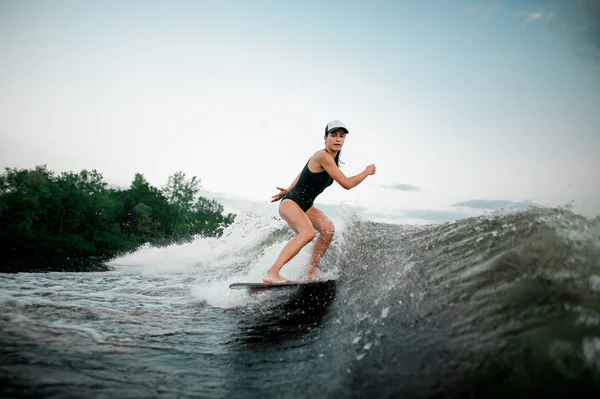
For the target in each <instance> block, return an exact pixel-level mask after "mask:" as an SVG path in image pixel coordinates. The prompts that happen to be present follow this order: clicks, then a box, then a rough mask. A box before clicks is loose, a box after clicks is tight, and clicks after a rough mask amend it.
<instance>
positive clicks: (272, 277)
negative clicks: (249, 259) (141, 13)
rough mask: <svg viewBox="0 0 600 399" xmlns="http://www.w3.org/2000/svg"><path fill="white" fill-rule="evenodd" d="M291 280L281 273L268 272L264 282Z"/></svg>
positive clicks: (285, 281)
mask: <svg viewBox="0 0 600 399" xmlns="http://www.w3.org/2000/svg"><path fill="white" fill-rule="evenodd" d="M289 281H291V280H288V279H287V278H285V277H282V276H281V275H280V274H274V273H267V274H265V276H264V277H263V283H265V284H271V283H287V282H289Z"/></svg>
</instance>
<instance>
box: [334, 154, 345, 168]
mask: <svg viewBox="0 0 600 399" xmlns="http://www.w3.org/2000/svg"><path fill="white" fill-rule="evenodd" d="M341 153H342V150H339V151H338V153H337V154H335V158H334V159H333V160H334V161H335V164H336V166H337V167H338V168H339V167H340V163H343V162H342V161H340V154H341Z"/></svg>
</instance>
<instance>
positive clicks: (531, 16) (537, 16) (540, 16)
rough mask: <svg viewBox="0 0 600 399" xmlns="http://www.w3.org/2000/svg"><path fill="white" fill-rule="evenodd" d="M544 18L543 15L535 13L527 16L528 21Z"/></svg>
mask: <svg viewBox="0 0 600 399" xmlns="http://www.w3.org/2000/svg"><path fill="white" fill-rule="evenodd" d="M543 17H544V13H542V12H539V11H536V12H532V13H530V14H529V15H528V16H527V20H528V21H537V20H538V19H542V18H543Z"/></svg>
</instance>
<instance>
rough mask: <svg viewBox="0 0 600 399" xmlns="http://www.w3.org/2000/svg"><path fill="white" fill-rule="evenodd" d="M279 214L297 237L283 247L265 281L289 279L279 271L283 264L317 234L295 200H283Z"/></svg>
mask: <svg viewBox="0 0 600 399" xmlns="http://www.w3.org/2000/svg"><path fill="white" fill-rule="evenodd" d="M279 215H281V217H282V218H283V219H284V220H285V221H286V222H287V223H288V225H289V226H290V227H291V229H292V230H294V232H296V237H294V238H292V239H291V240H290V241H288V243H287V244H285V247H283V250H282V251H281V253H280V254H279V256H278V257H277V259H276V260H275V263H274V264H273V266H271V268H270V269H269V270H267V274H266V275H265V277H264V278H263V282H264V283H281V282H285V281H289V280H288V279H286V278H284V277H282V276H281V275H280V274H279V271H280V270H281V268H282V267H283V265H285V264H286V263H288V262H289V261H290V260H291V259H292V258H293V257H294V256H296V255H297V254H298V252H300V250H301V249H302V248H304V246H305V245H306V244H308V243H309V242H311V241H312V240H313V238H315V236H316V233H315V228H314V227H313V225H312V223H311V222H310V219H309V218H308V216H306V213H304V211H303V210H302V209H301V208H300V207H299V206H298V204H296V203H295V202H294V201H292V200H290V199H284V200H283V201H281V203H280V204H279Z"/></svg>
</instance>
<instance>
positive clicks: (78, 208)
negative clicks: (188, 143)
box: [0, 166, 235, 272]
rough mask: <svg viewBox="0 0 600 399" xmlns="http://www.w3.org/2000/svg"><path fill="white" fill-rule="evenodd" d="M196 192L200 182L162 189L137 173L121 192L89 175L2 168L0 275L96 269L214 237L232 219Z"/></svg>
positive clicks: (177, 181) (175, 182) (180, 177)
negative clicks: (149, 248) (153, 249)
mask: <svg viewBox="0 0 600 399" xmlns="http://www.w3.org/2000/svg"><path fill="white" fill-rule="evenodd" d="M199 190H200V180H199V179H197V178H196V176H194V177H192V178H186V176H185V174H184V173H183V172H177V173H175V174H174V175H172V176H171V177H169V179H168V182H167V184H166V185H165V186H164V187H162V188H156V187H153V186H151V185H150V184H149V183H148V181H146V179H145V178H144V176H143V175H141V174H136V175H135V178H134V179H133V182H132V183H131V186H130V187H129V188H128V189H126V190H124V189H123V190H120V189H114V188H110V187H108V185H107V184H106V183H105V182H104V181H103V177H102V175H101V174H100V173H98V172H97V171H95V170H92V171H87V170H82V171H81V172H79V173H73V172H64V173H61V174H55V173H54V172H52V171H49V170H48V169H47V168H46V166H37V167H36V168H35V169H30V170H29V169H13V168H6V169H5V171H4V172H3V173H2V174H1V175H0V251H1V254H2V257H1V258H2V259H1V260H0V264H1V265H2V266H1V268H0V271H3V272H7V271H30V270H98V269H99V268H100V269H102V268H103V266H102V262H104V261H106V260H108V259H110V258H112V257H114V256H115V255H118V254H120V253H123V252H125V251H130V250H134V249H136V248H137V247H139V246H140V245H142V244H144V243H150V244H153V245H165V244H170V243H173V242H181V241H185V240H190V239H192V238H193V237H195V236H203V237H217V236H220V235H221V234H222V232H223V229H224V228H225V227H227V226H228V225H230V224H231V223H233V221H234V218H235V215H233V214H231V213H229V214H224V212H223V206H222V205H221V204H219V203H218V202H216V201H215V200H212V199H207V198H204V197H201V196H199V195H198V193H199Z"/></svg>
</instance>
